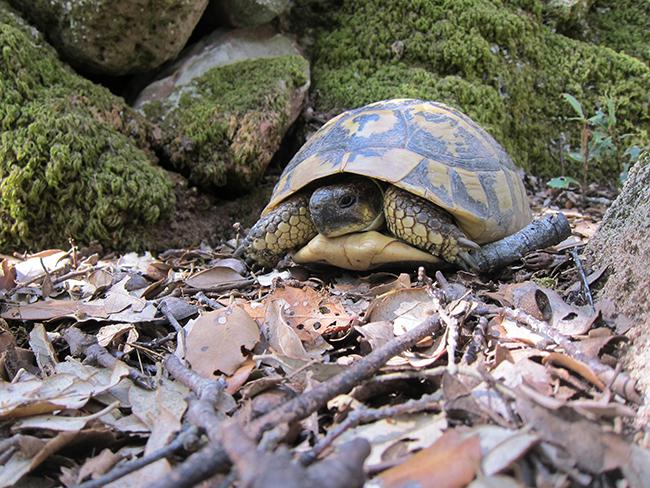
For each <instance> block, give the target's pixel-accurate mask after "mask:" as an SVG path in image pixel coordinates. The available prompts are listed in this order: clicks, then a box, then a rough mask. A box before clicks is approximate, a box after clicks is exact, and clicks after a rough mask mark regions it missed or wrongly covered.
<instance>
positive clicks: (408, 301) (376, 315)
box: [367, 288, 434, 335]
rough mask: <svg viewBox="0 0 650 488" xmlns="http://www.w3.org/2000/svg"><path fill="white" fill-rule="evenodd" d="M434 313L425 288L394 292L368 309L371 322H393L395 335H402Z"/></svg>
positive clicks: (383, 296)
mask: <svg viewBox="0 0 650 488" xmlns="http://www.w3.org/2000/svg"><path fill="white" fill-rule="evenodd" d="M433 313H434V309H433V305H432V303H431V298H430V297H429V295H428V293H427V291H426V289H425V288H408V289H399V290H394V291H391V292H389V293H386V294H384V295H381V296H379V297H377V298H376V299H375V300H374V301H373V302H372V303H371V304H370V307H369V308H368V312H367V316H368V320H369V321H370V322H382V321H392V322H393V324H394V332H395V335H402V334H404V333H406V332H407V331H409V330H410V329H412V328H413V327H415V326H416V325H418V324H420V323H421V322H422V321H423V320H424V319H426V318H428V317H430V316H431V315H432V314H433Z"/></svg>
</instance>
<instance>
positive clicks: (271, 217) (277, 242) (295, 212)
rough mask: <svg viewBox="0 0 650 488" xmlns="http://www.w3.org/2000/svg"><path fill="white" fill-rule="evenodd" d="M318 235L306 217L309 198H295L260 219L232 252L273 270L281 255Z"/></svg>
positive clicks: (303, 196) (296, 196)
mask: <svg viewBox="0 0 650 488" xmlns="http://www.w3.org/2000/svg"><path fill="white" fill-rule="evenodd" d="M316 234H317V232H316V228H315V227H314V223H313V222H312V220H311V217H310V215H309V196H308V195H305V194H298V195H295V196H293V197H291V198H289V199H287V200H285V201H284V202H282V203H281V204H280V205H278V206H277V207H276V208H274V209H273V210H272V211H271V212H269V213H268V214H266V215H264V216H263V217H260V219H259V220H258V221H257V222H256V223H255V225H254V226H253V227H252V228H251V230H250V232H249V233H248V235H247V236H246V238H245V239H244V241H243V242H242V243H241V245H240V246H239V247H238V248H237V250H236V251H235V256H242V255H243V256H245V257H246V258H247V259H249V260H252V261H254V262H256V263H258V264H260V265H261V266H264V267H268V268H272V267H273V266H275V265H276V264H277V263H278V261H279V260H280V259H282V258H283V257H284V255H285V254H286V253H287V252H289V251H292V250H294V249H296V248H299V247H302V246H304V245H305V244H307V243H308V242H309V240H310V239H312V238H313V237H314V236H315V235H316Z"/></svg>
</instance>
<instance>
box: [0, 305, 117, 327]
mask: <svg viewBox="0 0 650 488" xmlns="http://www.w3.org/2000/svg"><path fill="white" fill-rule="evenodd" d="M0 317H2V318H3V319H11V320H24V321H34V322H41V321H44V320H52V319H61V318H64V317H70V318H76V319H83V318H87V317H94V318H98V319H105V318H107V317H108V314H107V313H106V309H105V308H104V302H103V301H101V300H100V301H96V302H92V303H85V302H81V301H77V300H48V301H39V302H35V303H29V304H26V305H10V306H8V307H7V308H6V309H5V310H4V311H3V312H2V314H0Z"/></svg>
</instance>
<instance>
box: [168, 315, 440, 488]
mask: <svg viewBox="0 0 650 488" xmlns="http://www.w3.org/2000/svg"><path fill="white" fill-rule="evenodd" d="M439 329H440V320H439V318H438V316H437V315H432V316H431V317H429V318H427V319H426V320H424V321H423V322H422V323H421V324H419V325H418V326H417V327H415V328H413V329H411V330H410V331H409V332H407V333H406V334H404V335H402V336H399V337H395V338H394V339H392V340H391V341H389V342H387V343H386V344H384V345H383V346H382V347H380V348H378V349H376V350H374V351H373V352H371V353H370V354H369V355H368V356H365V357H364V358H362V359H360V360H359V361H357V362H356V363H354V364H352V365H351V366H350V367H349V368H348V369H346V370H345V371H343V372H342V373H340V374H338V375H337V376H334V377H333V378H331V379H330V380H328V381H327V382H325V383H321V384H320V385H318V386H316V387H315V388H314V389H312V390H309V391H308V392H305V393H303V394H302V395H300V396H298V397H296V398H294V399H292V400H290V401H288V402H287V403H285V404H283V405H282V406H280V407H278V408H277V409H275V410H272V411H271V412H269V413H267V414H265V415H263V416H261V417H259V418H257V419H255V420H254V421H253V422H251V423H250V424H249V426H248V428H247V429H246V430H247V431H248V434H249V435H250V436H251V437H253V438H255V439H257V438H259V437H260V436H261V435H262V433H263V432H264V431H265V430H267V429H268V428H270V427H273V426H274V425H277V424H280V423H283V422H292V421H295V420H300V419H304V418H305V417H307V416H309V415H310V414H311V413H313V412H315V411H316V410H318V409H319V408H321V407H323V406H324V405H326V404H327V402H328V401H329V400H330V399H332V398H334V397H335V396H337V395H340V394H341V393H345V392H347V391H349V390H351V389H352V388H353V387H354V386H356V385H357V384H358V383H360V382H362V381H363V380H365V379H367V378H369V377H370V376H372V375H373V374H375V373H376V372H377V371H378V370H379V369H380V368H381V367H382V366H383V365H384V364H385V363H386V361H388V360H389V359H390V358H392V357H394V356H397V355H398V354H400V353H402V352H403V351H405V350H407V349H408V348H410V347H411V346H413V345H415V344H417V342H418V341H420V340H421V339H423V338H424V337H427V336H428V335H431V334H434V333H435V332H436V331H438V330H439ZM229 465H230V463H229V459H228V456H227V455H226V452H225V451H224V449H223V447H222V446H221V445H219V444H218V443H215V442H211V443H210V444H209V445H208V446H206V447H205V448H203V449H202V450H201V451H199V452H198V453H196V454H193V455H192V456H190V457H189V458H188V459H187V460H186V461H185V462H183V463H181V464H180V465H179V466H177V467H176V468H174V469H173V470H172V471H171V473H169V474H168V475H166V476H165V478H164V479H161V480H158V481H157V483H156V486H157V487H158V488H185V487H191V486H194V485H195V484H196V483H199V482H200V481H202V480H204V479H206V478H208V477H209V476H212V475H213V474H215V473H217V472H223V471H224V470H226V469H228V467H229Z"/></svg>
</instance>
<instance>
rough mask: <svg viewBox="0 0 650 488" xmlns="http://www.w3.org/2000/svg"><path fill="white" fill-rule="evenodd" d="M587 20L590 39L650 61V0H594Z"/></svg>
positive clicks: (646, 61)
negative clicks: (589, 28) (590, 30)
mask: <svg viewBox="0 0 650 488" xmlns="http://www.w3.org/2000/svg"><path fill="white" fill-rule="evenodd" d="M588 21H589V24H590V26H591V28H592V32H591V36H590V37H591V38H592V40H593V41H594V42H596V43H598V44H601V45H603V46H607V47H610V48H612V49H613V50H615V51H622V52H624V53H625V54H629V55H630V56H634V57H636V58H639V59H641V60H642V61H644V62H645V63H646V64H648V65H650V1H648V0H640V1H639V0H598V1H596V3H595V5H594V6H593V8H592V9H591V13H590V15H589V18H588Z"/></svg>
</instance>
